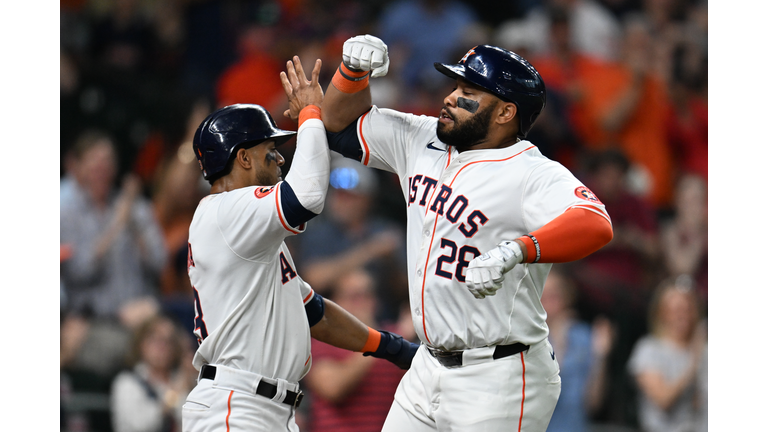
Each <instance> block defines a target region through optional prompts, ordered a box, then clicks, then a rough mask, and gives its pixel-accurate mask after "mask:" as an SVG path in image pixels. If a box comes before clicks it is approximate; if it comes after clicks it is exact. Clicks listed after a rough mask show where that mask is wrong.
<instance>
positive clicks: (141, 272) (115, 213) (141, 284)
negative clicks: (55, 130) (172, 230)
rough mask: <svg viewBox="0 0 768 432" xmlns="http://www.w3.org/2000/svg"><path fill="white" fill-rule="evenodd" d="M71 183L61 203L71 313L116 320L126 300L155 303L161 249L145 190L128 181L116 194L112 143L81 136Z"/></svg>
mask: <svg viewBox="0 0 768 432" xmlns="http://www.w3.org/2000/svg"><path fill="white" fill-rule="evenodd" d="M72 170H73V178H74V179H75V183H74V184H72V185H71V186H72V189H70V190H69V192H68V195H67V196H66V197H62V200H61V203H60V204H61V208H60V211H61V214H60V217H61V226H60V228H61V239H60V241H61V244H62V245H65V246H67V247H69V248H71V253H72V254H71V257H70V258H69V259H68V260H66V261H64V262H63V263H62V265H61V276H62V279H63V282H64V286H65V287H66V289H67V293H66V294H67V301H68V308H69V311H71V312H77V313H85V314H89V315H94V316H96V317H107V318H109V317H112V318H115V317H119V315H120V311H121V308H122V307H123V306H125V305H126V304H128V303H129V302H131V301H134V300H138V299H141V298H146V297H150V298H152V297H154V296H155V295H156V289H157V278H158V276H159V273H160V270H161V269H162V268H163V265H164V264H165V260H166V257H165V243H164V242H163V237H162V235H161V232H160V228H159V226H158V224H157V222H156V220H155V217H154V214H153V211H152V207H151V205H150V203H149V202H148V200H146V199H145V198H144V197H143V196H142V190H141V188H142V185H141V183H140V182H139V180H138V179H137V178H136V177H135V176H132V175H128V176H126V177H125V178H124V179H123V183H122V188H121V189H119V190H115V189H114V182H115V179H116V177H117V174H118V172H117V157H116V153H115V148H114V144H113V142H112V139H111V138H110V137H109V136H108V135H105V134H103V133H100V132H93V131H88V132H85V133H83V135H82V136H81V137H80V139H79V140H78V141H77V142H76V143H75V146H74V148H73V163H72Z"/></svg>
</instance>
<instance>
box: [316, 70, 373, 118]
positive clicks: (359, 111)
mask: <svg viewBox="0 0 768 432" xmlns="http://www.w3.org/2000/svg"><path fill="white" fill-rule="evenodd" d="M355 79H356V78H355ZM363 82H364V84H365V85H364V86H363V84H362V83H363ZM371 103H372V102H371V89H370V87H368V78H367V77H366V78H364V79H363V80H361V81H351V80H349V79H346V78H344V77H343V75H341V73H340V72H339V71H337V72H336V75H335V76H334V77H333V81H332V82H331V83H330V84H329V85H328V88H327V89H326V91H325V98H324V99H323V123H324V124H325V128H326V130H327V131H328V132H339V131H341V130H343V129H344V128H346V127H347V126H349V125H350V124H351V123H352V122H354V121H355V120H357V118H358V117H360V116H361V115H363V114H364V113H365V112H366V111H368V109H369V108H370V107H371Z"/></svg>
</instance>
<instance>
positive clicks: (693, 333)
mask: <svg viewBox="0 0 768 432" xmlns="http://www.w3.org/2000/svg"><path fill="white" fill-rule="evenodd" d="M648 324H649V329H650V332H649V334H647V335H646V336H644V337H643V338H642V339H640V340H639V341H638V342H637V344H636V345H635V348H634V350H633V352H632V356H631V357H630V360H629V363H628V369H629V373H630V374H631V375H632V377H634V379H635V381H636V383H637V386H638V388H639V390H640V399H639V414H638V419H639V423H640V426H641V429H642V431H643V432H696V431H699V430H700V429H698V427H699V426H700V422H702V421H706V419H704V420H702V418H701V416H702V409H703V408H704V407H703V406H702V405H701V403H702V402H703V401H702V393H701V391H700V390H699V389H697V384H698V383H699V382H700V377H701V375H700V368H701V367H702V366H703V365H705V364H706V363H705V362H706V357H707V342H706V329H705V326H704V324H703V322H702V321H701V320H700V311H699V303H698V301H697V299H696V295H695V293H694V290H693V286H692V283H691V280H690V278H685V277H682V278H675V279H669V280H666V281H664V282H662V284H661V285H659V287H658V289H657V291H656V293H655V295H654V298H653V301H652V302H651V304H650V307H649V311H648ZM704 401H706V398H705V399H704ZM703 412H704V413H706V410H704V411H703ZM704 415H706V414H704Z"/></svg>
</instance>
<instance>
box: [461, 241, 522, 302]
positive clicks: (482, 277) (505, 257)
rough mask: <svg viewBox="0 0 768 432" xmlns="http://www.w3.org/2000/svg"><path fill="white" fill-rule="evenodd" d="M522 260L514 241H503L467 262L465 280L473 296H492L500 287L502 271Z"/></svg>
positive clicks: (518, 247) (480, 297) (518, 246)
mask: <svg viewBox="0 0 768 432" xmlns="http://www.w3.org/2000/svg"><path fill="white" fill-rule="evenodd" d="M522 261H523V252H522V250H521V248H520V245H518V244H517V243H516V242H514V241H505V242H501V243H499V245H498V246H496V247H495V248H493V249H491V250H489V251H488V252H486V253H484V254H482V255H480V256H479V257H476V258H475V259H473V260H472V261H470V262H469V266H467V273H466V279H465V282H466V284H467V288H469V292H471V293H472V295H473V296H475V298H478V299H482V298H485V296H492V295H495V294H496V291H498V290H499V288H501V282H502V281H503V280H504V273H506V272H508V271H510V270H512V268H513V267H514V266H515V265H517V264H519V263H521V262H522Z"/></svg>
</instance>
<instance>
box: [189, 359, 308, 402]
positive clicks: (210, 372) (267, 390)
mask: <svg viewBox="0 0 768 432" xmlns="http://www.w3.org/2000/svg"><path fill="white" fill-rule="evenodd" d="M214 378H216V366H211V365H203V368H202V369H201V370H200V379H209V380H212V379H214ZM256 394H258V395H261V396H264V397H265V398H268V399H272V398H273V397H275V395H276V394H277V386H276V385H274V384H270V383H268V382H266V381H264V380H261V381H259V385H258V386H257V387H256ZM302 399H304V392H302V391H301V390H299V392H298V393H295V392H292V391H290V390H288V391H286V393H285V399H283V403H284V404H286V405H290V406H292V407H294V408H298V407H299V405H301V401H302Z"/></svg>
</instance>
